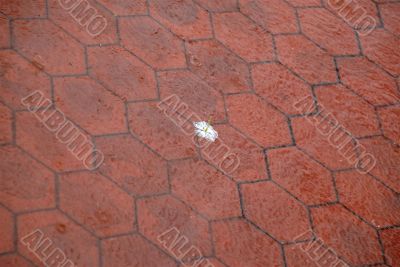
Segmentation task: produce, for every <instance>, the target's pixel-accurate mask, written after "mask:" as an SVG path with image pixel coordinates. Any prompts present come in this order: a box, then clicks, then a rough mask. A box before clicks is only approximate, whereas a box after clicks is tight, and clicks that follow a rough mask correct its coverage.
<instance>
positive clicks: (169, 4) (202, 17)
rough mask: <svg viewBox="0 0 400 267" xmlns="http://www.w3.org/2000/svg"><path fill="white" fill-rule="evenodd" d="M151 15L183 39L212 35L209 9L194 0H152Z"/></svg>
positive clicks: (150, 2)
mask: <svg viewBox="0 0 400 267" xmlns="http://www.w3.org/2000/svg"><path fill="white" fill-rule="evenodd" d="M149 8H150V14H151V16H152V17H153V18H154V19H156V20H157V21H159V22H160V23H161V24H163V25H165V26H166V27H167V28H168V29H170V30H171V31H172V32H174V33H175V34H176V35H178V36H179V37H181V38H183V39H199V38H210V37H212V31H211V24H210V18H209V14H208V12H207V11H205V10H204V9H202V8H201V7H199V6H198V5H197V4H196V3H195V1H192V0H182V1H175V0H150V1H149Z"/></svg>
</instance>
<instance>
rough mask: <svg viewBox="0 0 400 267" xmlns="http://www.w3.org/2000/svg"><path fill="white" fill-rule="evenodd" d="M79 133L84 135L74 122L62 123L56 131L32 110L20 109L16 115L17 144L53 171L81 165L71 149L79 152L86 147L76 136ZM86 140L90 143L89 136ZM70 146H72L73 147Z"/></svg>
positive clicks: (70, 168)
mask: <svg viewBox="0 0 400 267" xmlns="http://www.w3.org/2000/svg"><path fill="white" fill-rule="evenodd" d="M66 125H67V124H66ZM78 134H82V135H83V136H85V137H86V138H87V136H86V134H85V133H84V132H82V131H81V130H80V129H79V128H77V127H76V126H75V125H74V124H68V125H67V126H65V127H64V126H63V127H62V128H61V129H60V131H58V132H57V133H56V134H55V133H53V132H51V131H50V130H49V129H48V128H47V127H46V126H45V125H44V124H43V123H41V122H40V121H39V120H38V118H37V117H36V116H34V115H33V114H31V113H28V112H19V113H17V116H16V138H17V140H16V142H17V144H18V145H19V146H21V147H22V148H24V149H25V150H26V151H27V152H29V153H30V154H31V155H33V156H34V157H35V158H37V159H38V160H40V161H41V162H43V163H44V164H46V165H47V166H49V167H51V168H52V169H53V170H56V171H70V170H75V169H82V168H84V164H83V162H82V161H80V160H79V159H78V158H76V157H75V156H74V151H76V152H77V153H78V152H79V151H85V148H86V146H84V144H85V143H84V142H83V141H82V142H81V140H83V139H80V137H79V139H78V137H75V136H78ZM60 138H61V139H60ZM60 140H64V141H65V142H64V141H60ZM86 140H89V142H90V139H88V138H87V139H86ZM75 141H77V142H75ZM69 147H72V150H70V149H69Z"/></svg>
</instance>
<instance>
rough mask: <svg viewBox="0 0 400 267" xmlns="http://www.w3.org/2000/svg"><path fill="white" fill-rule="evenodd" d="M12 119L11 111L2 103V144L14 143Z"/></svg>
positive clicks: (0, 134) (0, 108)
mask: <svg viewBox="0 0 400 267" xmlns="http://www.w3.org/2000/svg"><path fill="white" fill-rule="evenodd" d="M12 119H13V118H12V113H11V110H10V109H9V108H8V107H7V106H5V105H3V104H2V103H0V144H7V143H11V141H12V138H13V137H12Z"/></svg>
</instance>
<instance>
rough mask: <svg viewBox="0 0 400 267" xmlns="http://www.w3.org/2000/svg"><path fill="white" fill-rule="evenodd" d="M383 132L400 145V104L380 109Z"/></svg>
mask: <svg viewBox="0 0 400 267" xmlns="http://www.w3.org/2000/svg"><path fill="white" fill-rule="evenodd" d="M378 115H379V118H380V120H381V124H382V130H383V134H384V135H385V136H386V137H388V138H390V139H391V140H393V142H396V143H397V144H399V145H400V125H399V124H398V123H397V122H399V121H400V106H390V107H385V108H380V109H378Z"/></svg>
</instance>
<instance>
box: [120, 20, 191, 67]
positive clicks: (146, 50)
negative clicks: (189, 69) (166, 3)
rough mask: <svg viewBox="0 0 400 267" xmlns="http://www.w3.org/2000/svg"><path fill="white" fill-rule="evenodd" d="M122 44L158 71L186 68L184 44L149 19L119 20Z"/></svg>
mask: <svg viewBox="0 0 400 267" xmlns="http://www.w3.org/2000/svg"><path fill="white" fill-rule="evenodd" d="M119 29H120V36H121V42H122V44H123V45H124V46H125V47H126V48H127V49H128V50H130V51H131V52H132V53H134V54H135V55H136V56H138V57H140V58H141V59H143V60H144V61H145V62H147V63H148V64H150V65H151V66H152V67H154V68H156V69H166V68H184V67H185V66H186V59H185V54H184V48H183V42H182V41H181V40H180V39H179V38H178V37H176V36H174V35H173V34H172V33H170V32H169V31H168V30H167V29H165V28H164V27H162V26H161V25H159V24H158V23H157V22H155V21H154V20H152V19H151V18H148V17H134V18H133V17H130V18H121V19H119Z"/></svg>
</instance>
